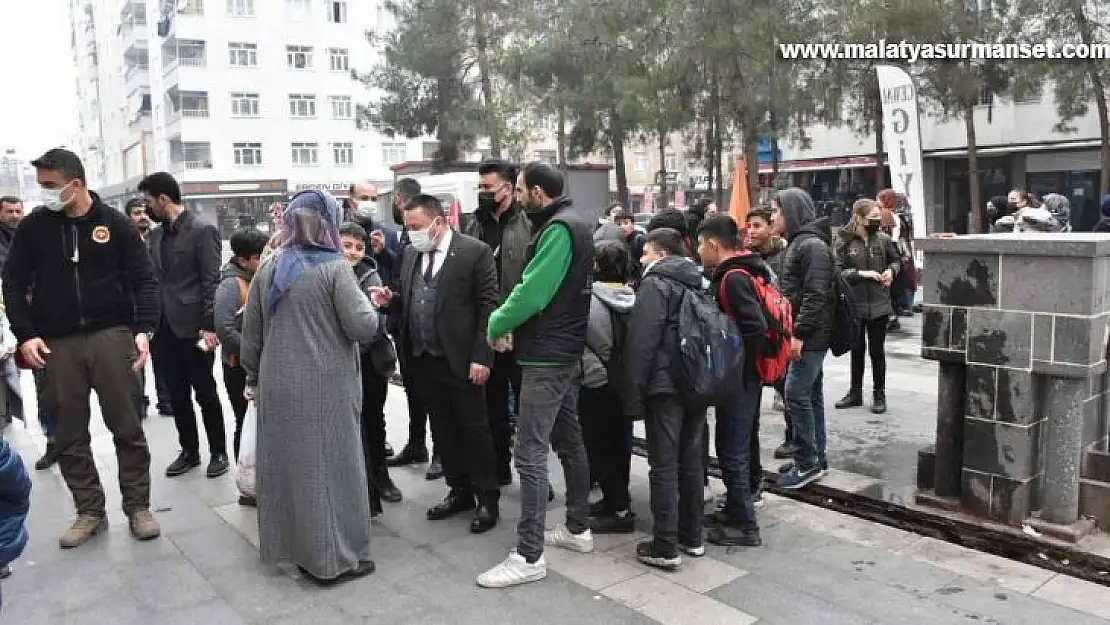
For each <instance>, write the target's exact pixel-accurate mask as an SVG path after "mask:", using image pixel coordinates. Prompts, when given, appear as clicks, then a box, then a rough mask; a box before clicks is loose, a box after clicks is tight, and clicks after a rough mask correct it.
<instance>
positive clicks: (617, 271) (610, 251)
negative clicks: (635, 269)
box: [594, 240, 632, 284]
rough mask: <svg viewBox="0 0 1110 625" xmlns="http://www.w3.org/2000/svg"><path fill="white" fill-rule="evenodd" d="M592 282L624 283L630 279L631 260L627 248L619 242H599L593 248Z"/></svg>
mask: <svg viewBox="0 0 1110 625" xmlns="http://www.w3.org/2000/svg"><path fill="white" fill-rule="evenodd" d="M594 262H595V263H596V264H597V270H596V271H594V280H598V281H600V282H620V283H622V284H623V283H626V282H628V280H629V279H630V278H631V277H632V258H631V255H630V254H629V253H628V247H627V246H625V245H624V244H623V243H621V242H619V241H613V240H607V241H600V242H598V244H597V245H595V246H594Z"/></svg>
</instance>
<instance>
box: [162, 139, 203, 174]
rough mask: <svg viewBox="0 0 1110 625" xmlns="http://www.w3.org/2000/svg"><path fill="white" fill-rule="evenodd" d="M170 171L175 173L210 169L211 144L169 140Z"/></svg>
mask: <svg viewBox="0 0 1110 625" xmlns="http://www.w3.org/2000/svg"><path fill="white" fill-rule="evenodd" d="M170 169H172V170H173V171H174V172H175V173H183V172H187V171H198V170H206V169H212V144H210V143H207V142H203V143H201V142H183V141H178V140H175V139H171V140H170Z"/></svg>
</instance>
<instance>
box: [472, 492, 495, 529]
mask: <svg viewBox="0 0 1110 625" xmlns="http://www.w3.org/2000/svg"><path fill="white" fill-rule="evenodd" d="M499 498H500V493H496V494H491V495H486V496H484V497H480V498H479V499H480V500H479V502H478V507H477V508H476V509H475V510H474V520H473V521H471V522H470V533H471V534H484V533H486V532H488V531H490V530H491V529H493V526H495V525H497V519H498V518H500V517H501V509H500V507H499V505H498V500H499Z"/></svg>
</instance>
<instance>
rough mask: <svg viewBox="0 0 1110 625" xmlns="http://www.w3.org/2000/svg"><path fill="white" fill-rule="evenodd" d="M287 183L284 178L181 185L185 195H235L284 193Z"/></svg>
mask: <svg viewBox="0 0 1110 625" xmlns="http://www.w3.org/2000/svg"><path fill="white" fill-rule="evenodd" d="M287 189H288V185H287V183H286V181H285V180H236V181H233V182H232V181H228V182H220V181H211V182H186V183H185V184H183V185H181V193H182V195H184V196H185V197H190V196H194V195H209V196H219V195H226V196H235V195H259V194H266V195H285V194H286V193H287Z"/></svg>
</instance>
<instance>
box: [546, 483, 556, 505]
mask: <svg viewBox="0 0 1110 625" xmlns="http://www.w3.org/2000/svg"><path fill="white" fill-rule="evenodd" d="M552 501H555V487H554V486H548V487H547V503H551V502H552Z"/></svg>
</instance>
